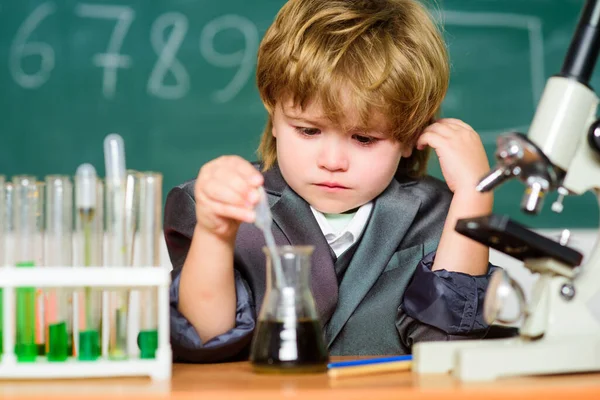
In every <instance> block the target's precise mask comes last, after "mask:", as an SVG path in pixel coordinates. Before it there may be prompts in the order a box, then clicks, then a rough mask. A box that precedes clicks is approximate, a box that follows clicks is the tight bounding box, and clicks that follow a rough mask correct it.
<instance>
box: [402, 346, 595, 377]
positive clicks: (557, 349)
mask: <svg viewBox="0 0 600 400" xmlns="http://www.w3.org/2000/svg"><path fill="white" fill-rule="evenodd" d="M413 371H415V372H417V373H419V374H430V373H447V372H451V373H452V375H453V376H454V377H456V378H458V379H460V380H462V381H489V380H494V379H497V378H501V377H508V376H520V375H542V374H557V373H572V372H591V371H600V337H598V335H593V336H592V335H576V336H563V337H555V338H541V339H539V340H527V339H523V338H521V337H517V338H510V339H493V340H466V341H454V342H421V343H418V344H416V345H415V346H414V347H413Z"/></svg>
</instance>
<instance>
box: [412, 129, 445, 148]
mask: <svg viewBox="0 0 600 400" xmlns="http://www.w3.org/2000/svg"><path fill="white" fill-rule="evenodd" d="M445 141H446V139H445V138H444V137H443V136H442V135H440V134H438V133H437V132H431V131H428V132H425V133H423V134H422V135H421V136H420V137H419V139H418V140H417V149H419V150H422V149H423V148H424V147H425V146H429V147H432V148H433V149H437V148H439V147H441V146H442V145H443V143H444V142H445Z"/></svg>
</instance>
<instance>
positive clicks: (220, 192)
mask: <svg viewBox="0 0 600 400" xmlns="http://www.w3.org/2000/svg"><path fill="white" fill-rule="evenodd" d="M202 192H204V194H205V195H206V197H207V198H208V199H209V200H212V201H218V202H220V203H227V204H232V205H238V206H244V205H245V204H246V199H245V197H244V195H243V194H241V193H239V192H238V191H236V190H235V189H233V188H232V187H230V186H227V185H215V184H212V185H211V184H208V185H206V187H204V188H202Z"/></svg>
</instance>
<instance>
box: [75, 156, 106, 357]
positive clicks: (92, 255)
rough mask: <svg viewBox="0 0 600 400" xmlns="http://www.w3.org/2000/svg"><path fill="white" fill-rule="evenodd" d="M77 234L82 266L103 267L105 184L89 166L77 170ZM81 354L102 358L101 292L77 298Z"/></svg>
mask: <svg viewBox="0 0 600 400" xmlns="http://www.w3.org/2000/svg"><path fill="white" fill-rule="evenodd" d="M75 188H76V190H75V204H76V207H77V209H76V214H75V215H76V231H77V237H78V239H79V240H80V241H79V242H78V243H81V245H80V247H81V249H80V250H81V251H80V253H79V254H81V255H82V258H83V261H82V264H83V265H84V266H85V267H90V266H95V267H99V266H101V265H102V241H103V235H104V228H103V227H104V224H103V216H104V213H103V204H104V202H103V200H102V197H103V191H102V182H101V181H100V180H99V179H98V178H97V176H96V170H95V169H94V167H93V166H92V165H90V164H82V165H80V166H79V168H77V174H76V176H75ZM78 307H79V311H80V312H79V315H80V317H79V352H78V358H79V359H80V360H85V361H93V360H96V359H97V358H98V357H99V356H100V347H101V344H100V322H101V320H102V291H101V290H98V289H94V288H91V287H86V288H84V289H83V290H82V291H80V293H79V294H78Z"/></svg>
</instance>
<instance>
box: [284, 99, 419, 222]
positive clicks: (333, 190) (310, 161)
mask: <svg viewBox="0 0 600 400" xmlns="http://www.w3.org/2000/svg"><path fill="white" fill-rule="evenodd" d="M345 116H346V121H344V124H343V125H344V126H339V125H338V124H335V123H333V122H331V121H330V120H328V119H326V118H324V117H323V113H322V111H321V108H320V106H319V105H318V104H317V103H311V104H309V105H308V106H307V107H305V109H304V111H303V110H302V109H301V108H300V107H299V106H298V107H294V106H293V103H292V102H283V103H279V104H277V107H276V108H275V111H274V115H273V136H274V137H275V138H276V143H277V162H278V164H279V168H280V169H281V173H282V175H283V177H284V179H285V180H286V182H287V184H288V185H289V186H290V187H291V188H292V189H293V190H294V191H295V192H296V193H298V194H299V195H300V196H301V197H302V198H303V199H304V200H306V201H307V202H308V203H309V204H310V205H311V206H313V207H314V208H316V209H317V210H319V211H321V212H323V213H342V212H345V211H348V210H351V209H353V208H356V207H359V206H361V205H363V204H365V203H367V202H369V201H371V200H373V199H374V198H375V197H377V196H378V195H379V194H381V192H383V191H384V190H385V188H386V187H387V186H388V185H389V184H390V182H391V180H392V178H393V177H394V174H395V173H396V169H397V168H398V163H399V162H400V158H401V157H408V156H410V154H411V152H412V148H405V146H403V145H402V144H401V143H399V142H397V141H396V140H394V139H392V138H390V137H389V136H388V135H387V134H386V133H385V124H383V123H382V122H383V121H377V118H375V117H374V121H373V122H374V123H373V124H371V125H373V127H371V128H368V129H364V128H363V129H361V128H352V127H353V126H357V125H358V119H357V118H356V114H355V113H352V112H351V110H347V112H345ZM380 120H381V118H380ZM376 122H380V123H379V124H377V123H376Z"/></svg>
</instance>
